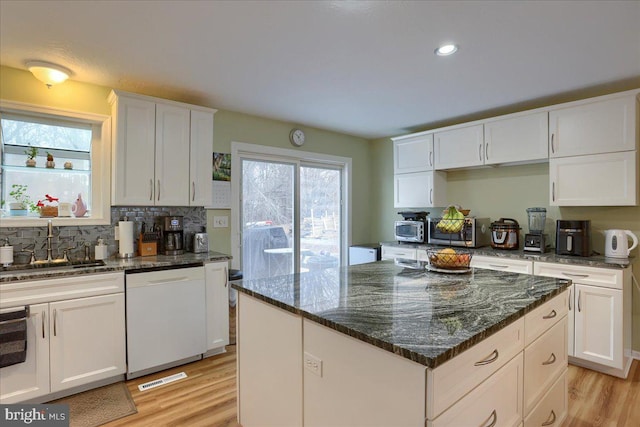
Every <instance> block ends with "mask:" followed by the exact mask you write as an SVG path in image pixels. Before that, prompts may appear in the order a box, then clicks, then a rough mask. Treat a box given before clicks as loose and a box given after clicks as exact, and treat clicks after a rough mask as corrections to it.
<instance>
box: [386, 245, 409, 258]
mask: <svg viewBox="0 0 640 427" xmlns="http://www.w3.org/2000/svg"><path fill="white" fill-rule="evenodd" d="M396 258H402V259H416V249H415V248H410V247H406V248H401V247H398V246H386V245H384V246H382V259H396Z"/></svg>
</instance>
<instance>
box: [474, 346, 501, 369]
mask: <svg viewBox="0 0 640 427" xmlns="http://www.w3.org/2000/svg"><path fill="white" fill-rule="evenodd" d="M498 356H499V354H498V350H497V349H495V350H493V351H492V352H491V354H490V355H489V356H488V357H487V358H486V359H484V360H481V361H479V362H476V363H474V364H473V365H474V366H482V365H488V364H489V363H493V362H495V361H496V360H498Z"/></svg>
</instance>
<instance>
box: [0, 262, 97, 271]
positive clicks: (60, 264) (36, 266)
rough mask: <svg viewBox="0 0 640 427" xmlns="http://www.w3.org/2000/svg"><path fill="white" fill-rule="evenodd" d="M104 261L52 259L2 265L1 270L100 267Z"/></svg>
mask: <svg viewBox="0 0 640 427" xmlns="http://www.w3.org/2000/svg"><path fill="white" fill-rule="evenodd" d="M104 265H105V263H104V261H103V260H98V259H91V260H78V261H52V262H41V261H40V262H36V263H34V264H17V265H10V266H9V267H2V272H6V273H22V272H28V271H32V272H35V271H46V270H57V269H63V268H87V267H102V266H104Z"/></svg>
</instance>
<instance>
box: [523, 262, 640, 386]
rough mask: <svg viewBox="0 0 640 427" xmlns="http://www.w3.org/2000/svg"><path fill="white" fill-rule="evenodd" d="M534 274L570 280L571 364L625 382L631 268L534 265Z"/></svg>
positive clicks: (540, 263)
mask: <svg viewBox="0 0 640 427" xmlns="http://www.w3.org/2000/svg"><path fill="white" fill-rule="evenodd" d="M534 274H536V275H539V276H550V277H558V278H564V279H571V280H572V281H573V284H572V285H571V288H570V291H569V300H568V309H569V311H568V316H569V318H568V340H569V344H568V354H569V361H570V362H571V363H574V364H577V365H581V366H584V367H587V368H590V369H594V370H597V371H600V372H604V373H606V374H609V375H614V376H617V377H621V378H626V376H627V374H628V372H629V368H630V366H631V362H632V360H633V359H632V358H631V357H630V356H629V353H630V350H631V267H627V268H597V267H589V266H579V265H567V264H556V263H546V262H536V263H534Z"/></svg>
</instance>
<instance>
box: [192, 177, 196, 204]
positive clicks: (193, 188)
mask: <svg viewBox="0 0 640 427" xmlns="http://www.w3.org/2000/svg"><path fill="white" fill-rule="evenodd" d="M191 192H192V193H193V196H191V201H192V202H193V201H194V200H196V182H195V181H191Z"/></svg>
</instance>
